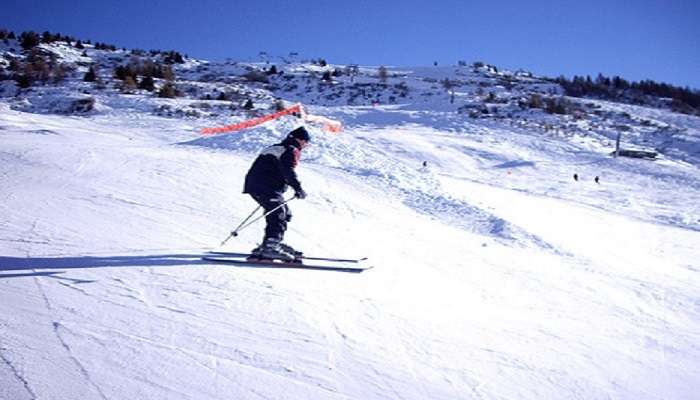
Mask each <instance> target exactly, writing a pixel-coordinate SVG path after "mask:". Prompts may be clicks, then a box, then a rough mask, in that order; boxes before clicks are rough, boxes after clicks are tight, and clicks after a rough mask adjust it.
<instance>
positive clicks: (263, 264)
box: [202, 256, 372, 273]
mask: <svg viewBox="0 0 700 400" xmlns="http://www.w3.org/2000/svg"><path fill="white" fill-rule="evenodd" d="M202 260H205V261H213V262H217V263H223V264H234V265H240V266H247V267H257V268H293V269H313V270H320V271H339V272H356V273H357V272H362V271H365V270H368V269H371V268H372V267H371V266H362V265H337V264H336V265H312V264H303V263H300V262H285V261H280V260H276V261H248V260H246V259H245V258H236V257H226V256H204V257H202Z"/></svg>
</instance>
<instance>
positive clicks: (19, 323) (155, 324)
mask: <svg viewBox="0 0 700 400" xmlns="http://www.w3.org/2000/svg"><path fill="white" fill-rule="evenodd" d="M96 97H97V99H98V105H100V106H101V107H102V108H100V109H98V110H97V112H94V113H91V114H88V115H86V116H70V115H68V116H66V115H51V114H46V113H45V111H41V110H33V111H41V113H28V112H25V111H32V110H31V109H28V110H25V111H19V110H17V103H16V102H15V100H3V101H2V102H0V160H1V161H2V169H1V172H2V173H1V174H0V188H1V189H0V197H1V198H2V201H0V399H8V400H9V399H18V400H23V399H71V398H76V399H77V398H80V399H232V398H235V399H258V398H260V399H562V398H567V399H610V398H615V399H688V400H690V399H695V398H697V393H698V392H700V381H699V380H698V376H700V346H698V343H700V300H699V298H698V293H700V264H699V263H698V259H700V257H699V255H700V252H699V251H698V243H700V240H699V239H700V208H699V207H700V206H699V204H700V173H699V171H698V165H697V163H695V160H697V158H694V157H695V154H696V153H694V147H693V146H694V144H695V143H697V141H698V137H697V130H698V129H699V128H700V120H698V119H697V118H694V117H687V116H679V115H676V114H672V113H669V112H666V111H660V110H655V109H647V108H643V107H633V106H620V105H614V104H609V103H604V102H601V104H602V105H601V107H603V108H604V109H613V108H615V107H622V108H624V112H627V113H628V114H629V115H630V116H631V117H632V118H637V119H649V120H654V121H658V122H656V123H658V124H661V123H668V124H674V126H682V128H683V130H682V132H684V133H683V135H685V136H684V137H683V138H682V140H680V139H678V140H674V141H672V142H668V143H667V146H668V153H665V154H667V155H666V156H665V157H662V158H661V159H660V160H658V161H654V162H651V161H646V160H633V159H622V158H620V159H614V158H611V157H609V156H608V155H607V154H608V153H609V151H610V143H609V140H610V138H608V137H605V135H604V134H603V133H601V132H591V133H590V134H589V135H584V134H582V133H581V131H577V130H569V131H565V134H560V133H557V132H549V133H544V132H543V131H541V130H537V129H534V128H533V127H534V126H538V125H539V124H542V123H544V122H543V121H544V119H539V120H537V119H533V120H531V121H530V122H529V123H528V124H526V125H518V124H514V123H512V122H513V121H512V120H504V121H499V120H495V119H473V118H471V119H470V118H466V117H465V116H464V115H463V114H457V113H454V112H449V111H448V110H446V106H445V104H443V103H440V102H436V103H430V102H427V103H426V104H424V105H420V104H418V103H416V102H412V103H410V104H409V103H406V104H394V105H379V106H374V107H372V106H365V105H340V104H335V105H332V104H331V105H328V106H324V107H320V106H319V107H312V108H311V110H312V111H313V112H315V113H318V114H322V115H327V116H329V117H333V118H337V119H340V120H341V121H342V122H343V123H344V126H345V131H344V132H343V133H341V134H340V135H332V134H327V133H323V132H322V131H320V130H318V129H316V128H314V127H310V129H311V130H312V135H313V145H312V146H311V147H310V148H308V149H307V150H305V151H304V154H303V158H302V163H301V165H300V167H299V175H300V178H301V180H302V182H303V184H304V187H305V189H306V190H307V191H308V192H309V193H310V196H309V198H307V199H306V200H304V201H299V200H296V201H294V202H293V203H292V210H293V213H294V218H293V220H292V222H291V224H290V230H289V232H288V234H287V240H288V242H289V243H290V244H292V245H294V246H295V247H299V248H302V249H304V250H305V252H306V253H307V254H311V255H335V256H368V257H369V259H370V262H371V264H372V265H373V266H374V267H375V268H374V269H372V270H370V271H367V272H364V273H362V274H345V273H336V272H320V271H305V270H275V269H269V268H253V267H251V268H245V267H233V266H225V265H217V264H212V263H209V262H205V261H202V260H201V259H200V256H201V254H203V252H205V251H207V250H212V249H217V246H218V244H219V243H220V242H221V241H222V240H223V239H224V238H225V237H226V235H228V233H229V232H230V230H231V229H232V228H234V227H235V226H236V225H237V224H238V222H240V221H241V220H242V219H243V218H244V217H245V216H247V215H248V214H249V213H250V212H251V211H252V210H253V208H254V207H255V204H254V202H253V201H252V200H251V199H249V198H248V197H247V196H245V195H243V194H241V193H240V191H241V186H242V181H243V177H244V175H245V173H246V171H247V168H248V166H249V165H250V163H251V162H252V160H253V159H254V157H255V155H256V154H257V152H258V151H259V150H261V149H262V148H263V147H264V146H265V145H267V144H269V143H273V142H275V141H276V140H279V139H280V138H281V137H283V135H284V134H285V132H287V131H288V130H289V129H291V128H293V127H294V126H296V124H297V122H296V121H294V120H291V119H286V120H280V121H276V122H272V123H268V124H266V125H263V126H261V127H258V128H255V129H251V130H248V131H244V132H240V133H236V134H230V135H223V136H218V137H210V138H203V137H201V136H200V135H199V134H198V133H197V132H198V131H197V129H198V128H200V127H202V126H209V125H211V124H212V120H210V119H191V118H169V117H161V116H157V115H153V114H152V113H149V112H147V110H148V109H149V107H151V105H150V102H152V101H151V100H148V99H144V98H142V97H139V96H131V97H129V96H119V95H115V94H105V95H96ZM30 101H32V100H31V99H30ZM158 101H161V100H158ZM162 101H163V102H167V104H170V105H171V106H172V107H173V108H177V107H187V105H188V104H191V100H188V99H179V100H162ZM145 103H148V105H144V104H145ZM218 119H219V120H221V121H225V120H227V119H226V118H225V117H224V116H220V117H218ZM572 132H574V133H572ZM678 132H681V131H678ZM633 133H640V134H643V131H642V130H637V129H636V128H635V130H633ZM679 135H681V134H680V133H678V135H677V136H679ZM674 155H675V156H674ZM424 161H426V162H427V166H426V167H424V166H423V162H424ZM574 173H577V174H578V175H579V176H580V180H579V181H574V180H573V179H572V175H573V174H574ZM595 176H599V177H600V183H599V184H596V183H594V182H593V177H595ZM261 235H262V225H261V224H257V225H254V226H253V227H251V228H249V229H247V230H245V231H243V232H242V234H241V236H240V237H238V238H235V239H232V240H231V241H230V242H229V243H228V244H227V247H226V249H230V250H245V249H249V248H252V247H253V246H254V245H255V244H256V243H257V242H258V241H259V240H260V238H261Z"/></svg>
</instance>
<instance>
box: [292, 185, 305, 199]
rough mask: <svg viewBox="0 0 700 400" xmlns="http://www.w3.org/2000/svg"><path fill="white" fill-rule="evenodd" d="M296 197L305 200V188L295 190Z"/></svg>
mask: <svg viewBox="0 0 700 400" xmlns="http://www.w3.org/2000/svg"><path fill="white" fill-rule="evenodd" d="M294 197H296V198H297V199H299V200H304V199H305V198H306V192H305V191H304V189H302V188H299V190H297V191H295V192H294Z"/></svg>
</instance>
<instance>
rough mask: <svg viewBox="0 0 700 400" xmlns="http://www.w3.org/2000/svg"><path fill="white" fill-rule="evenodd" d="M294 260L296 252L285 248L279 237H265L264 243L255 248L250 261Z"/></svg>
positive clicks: (249, 258)
mask: <svg viewBox="0 0 700 400" xmlns="http://www.w3.org/2000/svg"><path fill="white" fill-rule="evenodd" d="M274 260H280V261H284V262H294V260H295V256H294V253H290V252H287V251H285V250H284V248H283V247H282V245H281V242H280V240H279V239H265V241H264V242H263V244H261V245H260V246H258V247H257V248H255V249H253V251H252V252H251V255H250V256H249V257H248V261H253V262H255V261H274Z"/></svg>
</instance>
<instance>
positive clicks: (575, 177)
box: [574, 174, 578, 182]
mask: <svg viewBox="0 0 700 400" xmlns="http://www.w3.org/2000/svg"><path fill="white" fill-rule="evenodd" d="M574 180H575V181H577V182H578V174H574Z"/></svg>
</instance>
